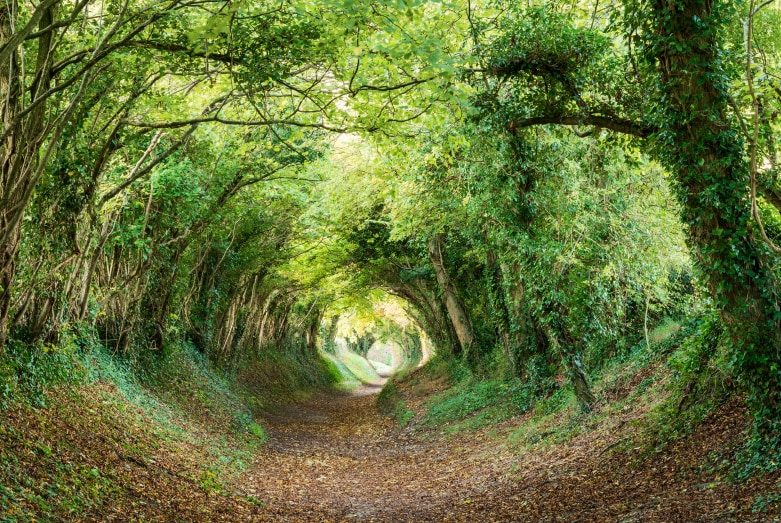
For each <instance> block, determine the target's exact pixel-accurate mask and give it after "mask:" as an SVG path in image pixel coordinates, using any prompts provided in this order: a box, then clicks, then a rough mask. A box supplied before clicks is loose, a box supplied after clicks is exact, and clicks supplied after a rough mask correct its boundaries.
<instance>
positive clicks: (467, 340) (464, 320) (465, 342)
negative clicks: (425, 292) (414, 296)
mask: <svg viewBox="0 0 781 523" xmlns="http://www.w3.org/2000/svg"><path fill="white" fill-rule="evenodd" d="M443 246H444V241H443V240H442V237H441V236H440V235H438V234H435V235H434V236H432V237H431V238H429V240H428V254H429V257H430V258H431V263H432V265H433V266H434V273H435V274H436V277H437V283H439V287H440V289H441V290H442V296H443V298H444V300H445V306H446V307H447V312H448V315H449V316H450V321H451V322H452V323H453V328H454V329H455V331H456V335H457V336H458V343H459V345H460V346H461V351H462V352H463V353H464V354H465V355H466V354H468V353H469V348H470V347H471V345H472V342H473V341H474V339H475V335H474V330H473V329H472V321H471V319H470V318H469V314H468V313H467V311H466V307H465V306H464V303H463V302H462V301H461V298H460V297H459V296H458V289H457V288H456V285H455V284H454V283H453V280H452V278H450V275H449V274H448V272H447V268H446V267H445V260H444V257H443V256H442V247H443Z"/></svg>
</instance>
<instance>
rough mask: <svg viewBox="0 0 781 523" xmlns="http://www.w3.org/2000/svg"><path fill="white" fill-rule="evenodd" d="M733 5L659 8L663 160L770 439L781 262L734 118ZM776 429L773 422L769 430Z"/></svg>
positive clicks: (779, 406) (779, 387) (673, 0)
mask: <svg viewBox="0 0 781 523" xmlns="http://www.w3.org/2000/svg"><path fill="white" fill-rule="evenodd" d="M724 4H726V2H723V1H722V2H718V1H716V2H711V1H710V0H654V2H653V3H652V4H651V16H652V20H651V22H652V24H653V27H654V29H655V35H654V38H655V42H654V45H652V46H650V47H649V51H648V52H649V53H651V58H652V59H654V60H656V63H657V64H658V67H659V75H660V78H661V88H662V93H660V94H661V95H662V96H664V97H665V99H666V100H667V102H666V103H665V104H664V105H663V108H662V111H663V114H661V115H659V120H660V121H661V122H662V125H663V129H662V130H661V131H660V132H659V133H658V135H657V142H656V144H657V145H656V147H657V151H658V153H659V156H660V157H661V158H662V160H663V161H664V163H665V164H666V165H667V167H668V168H670V170H671V171H672V172H673V173H674V175H675V181H676V184H675V185H676V187H675V189H676V194H677V197H678V200H679V202H680V203H681V207H682V214H683V220H684V222H685V223H686V224H687V225H688V233H689V243H690V245H691V246H692V247H693V251H694V253H695V256H696V259H697V264H698V266H699V269H700V271H701V273H702V276H703V279H704V280H705V283H706V284H707V286H708V289H709V290H710V293H711V295H712V296H713V298H714V300H715V302H716V304H717V306H718V307H719V310H720V311H721V317H722V319H723V322H724V324H725V327H726V329H727V332H728V334H729V337H730V342H731V344H732V348H731V351H732V354H733V361H734V362H735V363H736V364H737V366H738V368H739V369H740V373H741V375H742V378H743V380H744V382H745V383H747V385H748V386H749V389H750V392H751V399H750V401H751V403H752V405H753V409H754V418H755V420H756V421H758V422H759V425H763V426H764V427H763V429H762V430H772V427H775V428H779V421H777V420H779V419H781V395H780V392H781V319H779V318H781V315H780V314H779V289H778V281H777V278H776V277H775V275H774V274H773V269H772V267H773V266H775V265H776V264H777V263H778V257H777V256H774V255H772V254H771V253H770V252H769V250H768V249H767V248H765V246H764V245H763V244H762V243H761V242H759V241H757V240H756V239H755V238H754V237H753V236H752V230H751V228H750V224H751V220H752V217H751V211H750V202H749V199H748V190H747V182H748V180H749V174H750V173H749V168H748V165H747V162H746V160H745V157H744V156H745V155H744V148H743V143H742V140H741V139H740V133H739V132H737V131H736V130H735V129H736V126H735V124H734V122H731V121H730V118H729V116H728V115H729V105H728V104H729V96H728V88H729V82H730V81H731V80H732V78H731V77H730V76H729V75H728V74H727V73H726V72H725V71H724V69H723V68H722V64H721V59H720V55H721V54H722V52H721V45H720V41H719V34H720V33H721V31H722V30H723V28H722V27H721V25H722V24H723V23H724V17H725V16H727V14H726V13H723V12H719V10H722V11H723V10H724V7H723V6H724ZM769 420H773V421H772V422H770V421H769Z"/></svg>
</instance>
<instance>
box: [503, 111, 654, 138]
mask: <svg viewBox="0 0 781 523" xmlns="http://www.w3.org/2000/svg"><path fill="white" fill-rule="evenodd" d="M551 124H553V125H570V126H582V125H593V126H595V127H599V128H602V129H610V130H611V131H615V132H617V133H622V134H628V135H630V136H636V137H638V138H648V137H649V136H651V135H652V134H653V133H654V132H656V129H654V128H653V127H651V126H650V125H648V124H645V123H641V122H635V121H632V120H624V119H622V118H608V117H606V116H598V115H584V116H538V117H535V118H527V119H525V120H512V121H511V122H510V123H508V124H507V125H506V129H507V130H508V131H510V132H514V131H515V130H517V129H522V128H524V127H534V126H536V125H551Z"/></svg>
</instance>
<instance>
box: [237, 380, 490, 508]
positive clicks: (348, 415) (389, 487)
mask: <svg viewBox="0 0 781 523" xmlns="http://www.w3.org/2000/svg"><path fill="white" fill-rule="evenodd" d="M378 390H379V389H378V388H375V387H372V388H364V389H362V390H361V391H359V392H358V393H354V394H343V395H329V396H319V397H316V398H314V399H312V400H311V401H310V402H308V403H307V404H306V405H303V406H299V407H296V408H292V409H290V410H288V411H286V412H284V413H283V414H281V415H279V416H275V417H269V418H268V419H267V420H266V423H265V425H266V427H267V429H268V432H269V434H270V439H269V442H268V446H267V450H266V452H265V453H264V455H263V456H262V457H261V458H260V463H259V465H258V468H257V470H256V472H255V473H254V474H252V475H251V476H250V477H248V478H247V481H248V484H247V488H246V491H247V493H248V494H250V495H252V496H254V497H257V498H258V499H262V500H264V502H265V503H266V510H267V514H268V515H272V514H273V515H275V516H277V517H278V518H279V519H280V520H282V521H326V520H329V521H447V520H449V519H452V518H453V517H455V516H456V514H454V507H461V508H462V509H467V508H468V505H470V504H471V502H472V501H473V499H472V498H474V497H475V496H479V495H480V494H481V493H483V492H485V491H486V490H487V489H490V488H491V485H493V484H495V483H496V481H497V480H498V478H499V477H500V476H501V475H502V473H501V472H500V471H501V469H502V463H501V462H499V461H496V460H495V458H496V456H495V455H491V456H487V455H486V456H483V457H482V458H481V456H480V453H479V451H478V452H476V450H479V449H474V448H471V449H468V455H466V453H467V449H463V448H453V447H452V445H450V444H448V443H450V442H448V443H443V442H441V441H438V442H434V441H428V442H426V441H421V440H420V439H419V438H416V437H414V436H412V435H410V434H408V433H406V434H405V433H403V432H399V431H397V430H394V429H393V426H392V422H391V421H390V420H389V419H388V418H386V417H383V416H380V415H379V414H378V413H377V411H376V409H375V406H374V403H375V400H376V397H375V396H374V395H373V394H372V393H374V392H377V391H378ZM459 512H467V511H465V510H460V511H459ZM462 515H463V514H462Z"/></svg>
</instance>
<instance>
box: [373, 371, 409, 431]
mask: <svg viewBox="0 0 781 523" xmlns="http://www.w3.org/2000/svg"><path fill="white" fill-rule="evenodd" d="M377 410H379V411H380V413H382V414H384V415H386V416H390V417H391V418H393V419H394V420H395V421H396V424H397V425H398V426H400V427H404V426H406V425H407V424H408V423H409V422H410V421H412V419H413V418H414V417H415V412H413V411H412V410H410V409H409V408H407V404H406V403H405V402H404V400H403V399H402V398H401V394H400V393H399V389H398V385H397V384H396V382H394V381H392V380H391V381H388V382H387V383H386V384H385V386H384V387H383V388H382V390H381V391H380V393H379V394H378V395H377Z"/></svg>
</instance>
